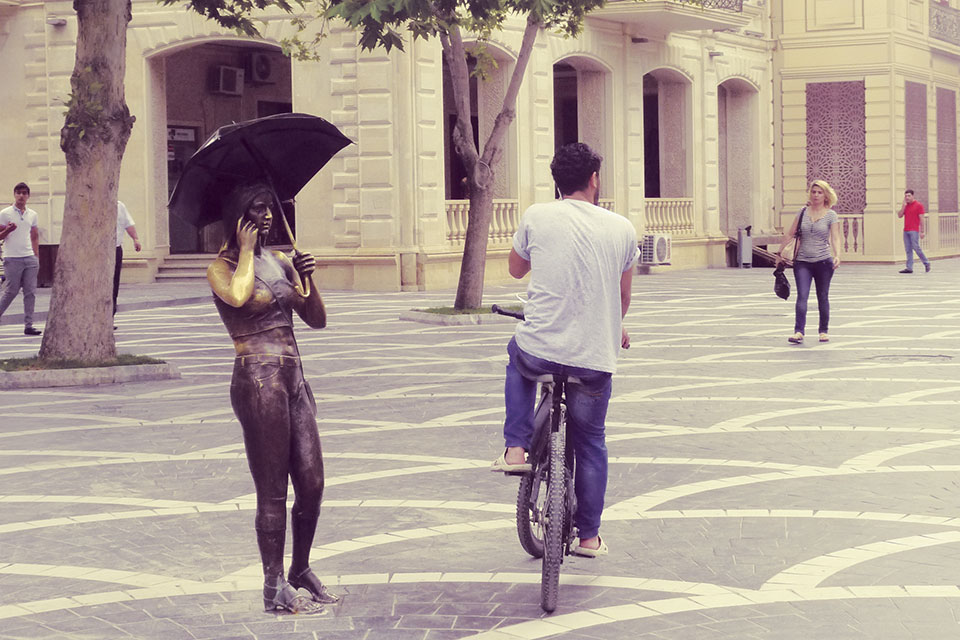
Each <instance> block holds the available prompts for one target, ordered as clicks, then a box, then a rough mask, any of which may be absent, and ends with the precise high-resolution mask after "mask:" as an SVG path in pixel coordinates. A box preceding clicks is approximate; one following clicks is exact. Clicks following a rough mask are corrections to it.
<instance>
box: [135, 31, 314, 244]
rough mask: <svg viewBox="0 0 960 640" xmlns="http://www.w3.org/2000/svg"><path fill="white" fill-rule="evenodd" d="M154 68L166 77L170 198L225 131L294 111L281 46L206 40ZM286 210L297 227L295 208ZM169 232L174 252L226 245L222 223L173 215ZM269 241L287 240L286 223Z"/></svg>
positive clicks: (276, 227) (287, 62)
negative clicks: (203, 223)
mask: <svg viewBox="0 0 960 640" xmlns="http://www.w3.org/2000/svg"><path fill="white" fill-rule="evenodd" d="M153 64H154V66H156V65H161V66H162V74H161V75H162V77H163V79H164V82H163V89H162V95H163V97H164V102H165V107H164V109H163V112H164V114H165V116H166V167H167V170H166V179H167V195H168V196H169V194H170V192H172V191H173V188H174V186H175V185H176V182H177V179H179V177H180V172H181V171H182V168H183V165H184V163H185V162H186V160H187V159H188V158H189V157H190V155H192V154H193V152H194V151H196V150H197V149H198V148H199V147H200V145H202V144H203V142H204V141H205V140H206V139H207V138H208V137H209V136H210V135H211V134H212V133H213V132H214V131H216V130H217V129H218V128H219V127H221V126H223V125H226V124H230V123H232V122H242V121H244V120H251V119H253V118H260V117H264V116H268V115H273V114H276V113H288V112H290V111H292V110H293V108H292V107H293V104H292V103H293V99H292V90H291V69H290V60H289V58H287V57H286V56H284V55H283V54H282V52H281V51H280V49H279V48H278V47H270V46H268V45H265V44H263V43H254V44H246V43H241V42H237V41H232V40H228V41H214V42H206V43H203V44H195V45H186V46H183V47H180V48H178V49H176V50H174V51H172V52H170V53H167V54H164V55H161V56H159V58H158V59H157V60H154V61H153ZM284 206H285V211H287V213H288V216H287V217H288V219H289V220H290V221H291V223H293V224H295V219H294V218H293V216H292V214H293V212H292V208H291V209H287V205H286V204H285V205H284ZM291 207H292V205H291ZM169 233H170V236H169V239H170V253H211V252H216V251H217V250H218V249H219V248H220V245H221V244H222V242H223V231H222V229H220V227H219V225H215V224H214V225H208V226H207V227H203V228H198V227H197V226H195V225H194V224H192V223H191V222H190V221H188V220H183V219H181V218H178V217H177V216H176V215H175V214H173V213H171V214H170V216H169ZM268 242H269V243H271V244H285V243H286V242H287V240H286V237H285V235H284V234H283V233H282V225H274V228H273V229H272V230H271V233H270V237H269V238H268Z"/></svg>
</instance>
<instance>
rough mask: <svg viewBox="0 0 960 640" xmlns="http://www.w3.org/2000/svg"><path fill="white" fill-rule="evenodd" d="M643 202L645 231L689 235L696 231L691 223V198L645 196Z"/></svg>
mask: <svg viewBox="0 0 960 640" xmlns="http://www.w3.org/2000/svg"><path fill="white" fill-rule="evenodd" d="M643 202H644V211H645V214H646V215H645V218H646V225H645V226H644V232H645V233H670V234H673V235H675V236H689V235H693V234H694V233H696V227H695V226H694V224H693V198H647V199H646V200H644V201H643Z"/></svg>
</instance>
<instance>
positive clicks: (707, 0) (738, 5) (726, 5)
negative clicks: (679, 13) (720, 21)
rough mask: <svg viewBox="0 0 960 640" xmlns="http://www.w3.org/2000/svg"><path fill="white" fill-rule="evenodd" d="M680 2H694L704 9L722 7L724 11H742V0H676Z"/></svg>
mask: <svg viewBox="0 0 960 640" xmlns="http://www.w3.org/2000/svg"><path fill="white" fill-rule="evenodd" d="M677 1H678V2H680V3H682V4H696V5H700V6H702V7H703V8H704V9H722V10H724V11H736V12H737V13H740V12H742V11H743V0H677Z"/></svg>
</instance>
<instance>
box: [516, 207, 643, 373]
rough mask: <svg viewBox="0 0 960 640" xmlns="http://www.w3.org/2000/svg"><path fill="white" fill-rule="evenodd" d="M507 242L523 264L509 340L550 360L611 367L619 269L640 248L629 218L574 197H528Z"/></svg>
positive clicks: (617, 329)
mask: <svg viewBox="0 0 960 640" xmlns="http://www.w3.org/2000/svg"><path fill="white" fill-rule="evenodd" d="M513 248H514V250H515V251H516V252H517V254H518V255H519V256H520V257H521V258H523V259H524V260H528V261H529V262H530V267H531V269H530V285H529V286H528V287H527V295H528V297H529V299H528V301H527V304H526V305H525V306H524V310H523V312H524V316H525V317H526V320H525V321H524V322H522V323H520V324H519V325H518V326H517V331H516V337H517V345H518V346H519V347H520V348H521V349H523V350H524V351H525V352H527V353H529V354H530V355H533V356H536V357H538V358H542V359H544V360H549V361H551V362H557V363H560V364H565V365H569V366H573V367H583V368H586V369H594V370H596V371H607V372H610V373H613V372H614V371H616V368H617V356H618V355H619V353H620V339H621V310H620V277H621V275H622V274H623V273H624V272H625V271H627V270H628V269H632V268H633V266H634V265H635V264H636V263H637V259H638V258H639V256H640V250H639V248H638V247H637V233H636V231H635V230H634V228H633V225H632V224H631V223H630V221H628V220H627V219H626V218H624V217H622V216H619V215H617V214H616V213H613V212H611V211H607V210H606V209H602V208H600V207H597V206H594V205H592V204H589V203H587V202H583V201H580V200H569V199H568V200H561V201H556V202H550V203H543V204H535V205H533V206H531V207H530V208H528V209H527V210H526V211H525V212H524V214H523V217H522V218H521V219H520V224H519V227H518V228H517V232H516V234H514V236H513Z"/></svg>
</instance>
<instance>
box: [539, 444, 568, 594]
mask: <svg viewBox="0 0 960 640" xmlns="http://www.w3.org/2000/svg"><path fill="white" fill-rule="evenodd" d="M561 433H562V431H561V432H553V433H551V434H550V463H549V465H550V466H549V468H548V469H547V487H546V489H547V497H546V504H545V505H544V507H545V514H544V519H543V569H542V571H541V574H540V607H541V608H542V609H543V610H544V611H546V612H547V613H550V612H552V611H553V610H554V609H556V608H557V597H558V596H559V595H560V564H561V563H562V562H563V543H564V540H563V523H564V518H565V515H566V514H565V511H566V495H565V494H566V492H567V485H566V482H565V479H564V475H565V470H566V464H565V461H564V458H565V457H566V456H565V451H564V442H563V437H562V435H561Z"/></svg>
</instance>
